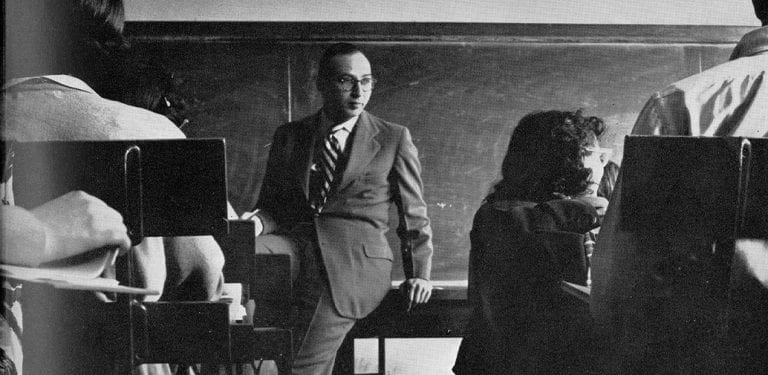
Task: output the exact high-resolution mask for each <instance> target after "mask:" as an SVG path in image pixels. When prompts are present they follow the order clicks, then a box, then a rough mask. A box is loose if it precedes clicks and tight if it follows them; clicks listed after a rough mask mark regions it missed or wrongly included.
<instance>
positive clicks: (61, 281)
mask: <svg viewBox="0 0 768 375" xmlns="http://www.w3.org/2000/svg"><path fill="white" fill-rule="evenodd" d="M116 258H117V250H116V249H114V250H113V249H98V250H94V251H90V252H88V253H86V254H82V255H78V256H75V257H72V258H68V259H65V260H63V261H57V262H51V263H45V264H42V265H40V267H22V266H11V265H7V264H0V276H2V277H4V278H8V279H14V280H18V281H26V282H35V283H43V284H48V285H52V286H53V287H55V288H59V289H74V290H94V291H102V292H115V293H130V294H145V295H158V294H160V292H159V291H157V290H153V289H145V288H133V287H127V286H123V285H120V284H119V283H118V281H117V280H115V279H109V278H104V277H101V275H102V273H104V270H106V269H107V267H110V266H112V265H113V264H114V263H115V259H116Z"/></svg>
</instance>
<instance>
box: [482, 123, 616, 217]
mask: <svg viewBox="0 0 768 375" xmlns="http://www.w3.org/2000/svg"><path fill="white" fill-rule="evenodd" d="M604 130H605V123H604V122H603V121H602V120H601V119H600V118H597V117H584V116H582V114H581V111H577V112H563V111H546V112H533V113H530V114H528V115H526V116H525V117H523V118H522V119H521V120H520V122H519V123H518V125H517V127H516V128H515V130H514V131H513V132H512V137H511V138H510V140H509V147H508V148H507V155H506V156H505V158H504V162H503V164H502V167H501V174H502V180H501V181H500V182H499V183H498V184H496V186H495V187H494V192H493V193H492V194H491V195H489V196H488V200H499V199H511V198H516V199H524V200H531V201H534V202H543V201H547V200H550V199H554V198H556V197H562V196H568V197H573V196H580V195H594V194H595V193H596V191H597V183H599V181H600V179H601V178H602V175H603V166H604V163H605V162H606V161H607V160H606V159H607V157H606V156H607V155H606V152H607V151H608V150H606V149H602V148H600V144H599V142H598V137H599V136H600V134H602V132H603V131H604Z"/></svg>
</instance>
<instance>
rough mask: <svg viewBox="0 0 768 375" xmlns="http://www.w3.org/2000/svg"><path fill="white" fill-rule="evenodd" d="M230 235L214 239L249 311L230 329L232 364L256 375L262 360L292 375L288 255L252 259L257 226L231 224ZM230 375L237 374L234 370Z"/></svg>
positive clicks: (227, 275)
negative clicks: (247, 367)
mask: <svg viewBox="0 0 768 375" xmlns="http://www.w3.org/2000/svg"><path fill="white" fill-rule="evenodd" d="M229 225H230V227H229V228H230V232H229V235H228V236H226V237H222V238H219V239H218V242H219V245H220V246H221V249H222V251H223V252H224V258H225V265H224V278H225V280H227V282H230V283H241V284H243V294H244V296H245V300H246V301H250V300H253V301H254V306H255V307H254V309H253V311H249V315H250V316H248V317H247V318H246V319H245V320H244V322H243V323H237V324H233V325H231V326H230V334H231V349H232V353H231V354H232V359H231V363H233V364H249V365H251V366H252V367H253V369H254V370H256V369H257V368H258V366H260V362H261V361H263V360H274V361H275V362H276V363H277V368H278V371H279V373H280V374H290V371H291V366H292V364H293V337H292V332H291V329H290V328H289V323H290V317H291V316H292V311H293V303H292V296H293V291H292V286H291V263H290V262H291V261H290V258H289V256H288V255H287V254H255V251H254V249H255V246H256V245H255V243H256V237H255V235H254V234H255V230H256V228H255V223H254V222H253V221H250V220H231V221H230V222H229ZM233 367H234V373H235V374H237V373H238V367H239V366H237V365H235V366H233Z"/></svg>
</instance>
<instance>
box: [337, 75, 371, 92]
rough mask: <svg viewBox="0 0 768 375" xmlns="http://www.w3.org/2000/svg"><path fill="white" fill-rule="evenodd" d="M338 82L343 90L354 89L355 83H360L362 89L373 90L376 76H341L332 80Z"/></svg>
mask: <svg viewBox="0 0 768 375" xmlns="http://www.w3.org/2000/svg"><path fill="white" fill-rule="evenodd" d="M332 82H333V83H335V84H336V86H338V87H339V88H340V89H341V90H343V91H352V89H353V88H354V87H355V84H359V85H360V90H362V91H371V89H373V85H374V84H375V83H376V78H373V77H363V78H361V79H354V78H352V77H346V76H344V77H339V78H336V79H334V80H333V81H332Z"/></svg>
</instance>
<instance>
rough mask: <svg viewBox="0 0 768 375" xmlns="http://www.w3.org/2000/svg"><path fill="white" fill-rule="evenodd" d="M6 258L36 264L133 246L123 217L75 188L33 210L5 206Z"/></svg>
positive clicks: (3, 237) (3, 235)
mask: <svg viewBox="0 0 768 375" xmlns="http://www.w3.org/2000/svg"><path fill="white" fill-rule="evenodd" d="M0 212H2V217H0V218H1V219H2V221H0V222H1V223H2V230H1V231H0V236H1V237H0V243H2V244H3V247H2V253H1V254H2V262H3V263H6V264H15V265H22V266H32V267H36V266H38V265H40V263H45V262H49V261H53V260H57V259H63V258H67V257H70V256H73V255H77V254H81V253H84V252H87V251H90V250H93V249H98V248H101V247H105V246H112V247H119V248H120V249H121V251H122V252H125V251H127V250H128V249H129V248H130V240H129V239H128V234H127V229H126V227H125V225H124V224H123V218H122V216H121V215H120V213H118V212H117V211H115V210H114V209H112V208H110V207H109V206H107V204H106V203H104V202H103V201H101V200H100V199H98V198H96V197H94V196H92V195H89V194H87V193H85V192H82V191H72V192H69V193H67V194H64V195H62V196H60V197H58V198H56V199H53V200H51V201H48V202H46V203H45V204H43V205H41V206H38V207H35V208H34V209H32V210H29V211H28V210H25V209H24V208H21V207H16V206H2V208H0Z"/></svg>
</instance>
